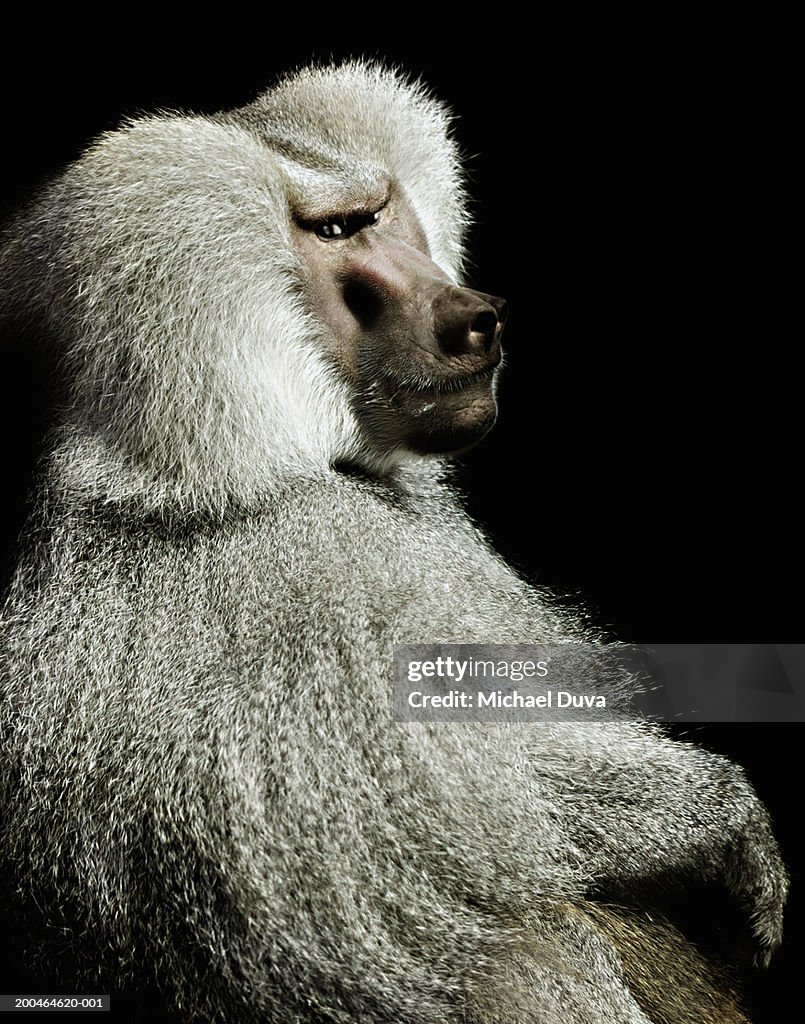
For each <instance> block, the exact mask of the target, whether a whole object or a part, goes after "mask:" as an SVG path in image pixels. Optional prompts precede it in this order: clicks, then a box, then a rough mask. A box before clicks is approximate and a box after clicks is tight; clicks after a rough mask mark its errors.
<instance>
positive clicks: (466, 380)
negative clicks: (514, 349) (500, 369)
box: [405, 365, 497, 395]
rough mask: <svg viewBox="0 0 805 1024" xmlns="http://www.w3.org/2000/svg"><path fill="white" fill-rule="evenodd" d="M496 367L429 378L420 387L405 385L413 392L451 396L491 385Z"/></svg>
mask: <svg viewBox="0 0 805 1024" xmlns="http://www.w3.org/2000/svg"><path fill="white" fill-rule="evenodd" d="M496 370H497V365H495V366H487V367H486V368H485V369H483V370H478V371H476V372H475V373H462V374H453V375H452V376H450V377H439V378H431V380H429V381H427V382H424V381H423V382H422V383H421V384H420V385H417V384H414V385H413V386H412V385H411V384H408V383H406V385H405V386H406V387H407V388H408V389H409V390H410V391H413V392H416V393H422V394H426V393H428V392H436V393H438V394H440V395H452V394H455V393H456V392H457V391H465V390H467V389H468V388H472V387H476V386H477V385H479V384H491V383H492V380H493V378H494V376H495V371H496Z"/></svg>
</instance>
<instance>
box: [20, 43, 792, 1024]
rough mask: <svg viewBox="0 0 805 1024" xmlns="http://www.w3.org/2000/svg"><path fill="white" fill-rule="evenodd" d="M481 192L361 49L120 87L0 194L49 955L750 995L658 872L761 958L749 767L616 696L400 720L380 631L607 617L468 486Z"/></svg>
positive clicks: (49, 963)
mask: <svg viewBox="0 0 805 1024" xmlns="http://www.w3.org/2000/svg"><path fill="white" fill-rule="evenodd" d="M466 223H467V217H466V213H465V195H464V190H463V179H462V171H461V167H460V163H459V158H458V154H457V151H456V146H455V144H454V142H453V141H452V137H451V134H450V124H449V117H448V114H447V112H446V110H445V109H444V108H443V107H442V106H441V105H440V103H439V102H438V101H436V100H435V99H433V98H432V97H430V96H429V94H428V93H427V92H426V91H425V90H424V88H423V87H421V86H420V85H418V84H413V83H411V82H409V81H408V80H407V79H406V78H405V77H404V76H402V75H401V74H399V73H397V72H394V71H391V70H388V69H386V68H384V67H383V66H380V65H376V64H371V63H366V62H350V63H346V64H343V65H338V66H328V67H312V68H307V69H305V70H302V71H300V72H298V73H296V74H294V75H291V76H289V77H288V78H286V79H285V80H283V81H281V82H280V83H279V84H278V85H276V86H275V87H274V88H272V89H270V90H269V91H267V92H265V93H264V94H263V95H261V96H260V97H259V98H257V99H256V100H255V101H254V102H252V103H250V104H248V105H247V106H244V107H242V108H240V109H237V110H233V111H227V112H224V113H221V114H218V115H215V116H194V115H188V114H181V115H180V114H176V115H174V114H164V113H163V114H159V115H155V116H148V117H142V118H140V119H137V120H134V121H131V122H130V123H127V124H126V125H125V126H123V127H122V128H120V129H119V130H117V131H114V132H111V133H109V134H107V135H105V136H103V137H102V138H100V139H99V140H98V141H96V142H95V143H94V144H93V145H92V146H91V147H90V148H89V149H88V150H87V152H86V153H85V154H84V155H83V156H82V157H81V158H80V159H79V160H77V161H76V162H75V163H74V164H73V165H72V166H70V167H69V168H67V169H66V170H65V171H64V172H62V173H61V174H60V175H59V176H57V177H56V178H55V179H54V180H52V181H51V182H50V183H49V184H47V185H46V186H45V187H43V189H42V190H41V191H40V192H39V194H38V195H37V196H35V197H34V198H33V199H32V200H31V201H30V202H29V203H28V204H27V206H26V207H25V208H24V209H23V210H21V211H20V212H19V213H18V214H16V215H15V216H14V217H13V218H12V220H11V221H10V223H9V224H8V226H7V227H6V229H5V234H4V236H3V241H2V249H0V269H1V270H2V273H0V291H1V292H2V318H3V320H2V329H3V334H4V337H5V338H6V339H9V340H8V341H7V345H11V346H13V345H15V344H16V345H25V346H29V349H28V350H27V351H30V352H31V353H33V354H34V355H35V357H36V360H37V361H38V363H39V364H40V365H41V367H42V371H43V374H44V376H45V378H46V380H47V382H48V427H47V432H46V435H45V440H44V442H43V446H42V455H41V460H40V462H39V466H38V469H37V473H36V480H35V483H34V485H33V505H32V511H31V514H30V518H29V520H28V523H27V526H26V528H25V530H24V533H23V536H22V538H21V540H20V543H19V553H18V559H17V564H16V568H15V571H14V574H13V578H12V580H11V582H10V585H9V587H8V594H7V597H6V600H5V605H4V612H3V642H2V686H3V698H2V736H3V751H2V776H1V777H2V792H1V793H0V799H1V800H2V816H1V817H0V829H2V854H1V855H0V856H2V862H1V863H0V868H1V869H2V877H3V879H4V885H5V895H4V900H5V902H6V904H7V908H8V911H9V914H10V915H11V920H12V922H13V929H14V935H15V943H14V945H15V953H16V954H17V956H18V960H19V964H18V967H17V969H18V970H19V976H20V978H21V979H22V981H24V982H25V985H26V988H28V990H30V988H31V987H32V986H34V985H35V983H36V979H37V978H43V977H44V978H48V979H51V980H52V979H56V981H57V983H58V985H59V986H60V990H61V991H65V992H75V991H79V990H91V991H111V992H112V993H113V996H114V995H115V994H119V993H124V994H128V995H130V996H131V997H132V1000H133V1003H132V1005H133V1006H134V1007H135V1009H136V1007H137V1005H138V1000H139V1006H140V1009H141V1012H142V1013H143V1014H146V1015H147V1014H150V1016H146V1017H145V1018H144V1019H156V1018H155V1016H154V1010H153V1007H154V1006H162V1007H164V1009H165V1011H166V1012H170V1013H171V1014H173V1018H174V1019H176V1020H181V1021H193V1022H205V1021H206V1022H213V1021H214V1022H238V1024H257V1022H260V1024H293V1022H300V1024H301V1022H306V1024H307V1022H309V1024H355V1022H365V1024H370V1022H371V1024H445V1022H451V1021H454V1022H456V1024H458V1022H470V1024H526V1022H539V1024H638V1022H640V1024H647V1022H653V1024H693V1022H695V1024H702V1022H705V1024H707V1022H710V1024H716V1022H719V1024H723V1022H725V1021H728V1022H738V1021H745V1020H747V1018H746V1016H745V1015H744V1013H743V1011H742V1010H741V1009H740V1007H739V996H738V995H737V994H736V990H735V987H734V984H733V979H732V974H731V969H730V963H729V962H728V961H729V960H730V956H729V955H727V956H726V960H725V959H724V958H723V957H721V956H719V955H718V954H717V953H716V952H715V951H714V950H713V948H712V946H711V944H710V943H709V942H708V939H707V936H706V935H705V936H704V937H702V935H704V932H706V927H705V928H703V929H702V930H701V933H702V934H701V935H700V934H699V932H698V931H697V927H696V924H697V922H695V921H694V922H693V924H691V921H690V920H683V919H682V918H683V917H684V915H680V914H677V913H675V912H674V911H675V908H678V906H679V904H680V903H681V901H682V900H683V899H684V894H685V893H690V892H698V891H699V890H700V888H702V887H704V888H707V889H708V891H710V890H712V891H716V892H719V893H720V892H722V891H723V893H724V894H725V896H724V898H725V903H726V902H727V900H729V901H731V905H734V907H735V913H736V920H737V919H738V917H740V920H741V921H744V920H745V921H746V936H747V937H748V939H749V941H750V945H751V946H752V947H753V950H754V956H755V958H756V959H757V960H759V961H765V960H766V959H767V958H768V956H769V955H770V954H771V952H772V951H773V950H774V948H775V947H776V946H777V944H778V943H779V941H780V938H781V918H782V906H783V903H784V899H785V894H786V888H787V882H786V876H785V872H784V869H783V867H782V864H781V861H780V857H779V854H778V852H777V847H776V844H775V841H774V839H773V836H772V832H771V828H770V823H769V820H768V815H767V813H766V812H765V810H764V808H763V807H762V805H761V804H760V802H759V801H758V799H757V797H756V796H755V794H754V792H753V790H752V788H751V787H750V785H749V784H748V782H747V781H746V780H745V778H744V777H743V774H742V772H741V770H740V769H739V768H738V767H736V766H735V765H733V764H731V763H730V762H729V761H727V760H725V759H723V758H721V757H719V756H717V755H715V754H712V753H709V752H707V751H705V750H704V749H700V748H698V747H696V746H694V745H692V744H686V743H681V742H676V741H674V740H672V739H671V738H669V737H668V736H666V735H665V734H664V733H663V732H662V731H661V730H660V729H659V728H658V727H654V726H649V725H647V724H645V723H641V722H638V721H632V720H629V719H623V720H621V721H619V722H618V723H617V724H616V723H606V724H594V723H593V724H581V723H579V724H567V723H544V724H539V725H525V724H522V725H515V724H510V725H506V726H505V727H504V726H499V727H498V726H495V727H482V726H475V725H472V724H468V723H458V724H442V723H440V724H437V725H428V724H421V723H417V724H410V723H409V724H406V723H400V722H396V721H394V720H392V717H391V712H390V696H389V691H390V664H391V652H392V648H393V645H394V644H396V643H401V642H409V643H417V642H425V641H427V642H438V643H451V642H475V643H481V642H483V643H542V644H544V643H548V642H552V643H569V642H574V641H579V642H587V643H594V644H601V643H604V642H605V641H606V640H607V638H606V637H605V636H604V635H603V634H602V633H600V632H599V631H597V630H595V628H594V627H592V626H591V625H590V624H589V622H588V621H587V620H586V619H585V618H584V617H583V616H581V615H578V614H575V613H573V612H572V611H570V610H568V609H567V608H565V607H564V606H562V605H560V604H559V603H557V602H556V601H554V600H552V599H551V597H550V595H548V594H546V593H544V592H542V591H540V590H537V589H535V588H534V587H532V586H531V585H529V584H528V583H526V582H525V581H523V580H522V579H521V578H520V577H519V576H518V575H517V574H516V573H515V572H514V571H513V570H512V569H511V568H510V567H509V566H507V565H506V564H505V563H504V562H503V560H502V559H501V558H500V557H498V556H497V555H496V554H495V552H494V551H493V550H492V549H491V548H490V546H489V545H488V543H487V542H486V540H485V539H484V537H483V536H482V535H481V534H480V532H479V531H478V530H477V529H476V527H475V526H474V525H473V523H472V522H471V521H470V520H469V518H468V517H467V516H466V514H465V513H464V512H463V510H462V506H461V503H460V501H459V499H458V498H457V496H456V494H455V493H454V490H453V488H452V486H451V483H450V479H449V456H450V455H451V454H452V453H455V452H458V451H460V450H462V449H465V448H467V447H468V446H470V445H472V444H473V443H475V442H476V441H478V440H479V439H480V438H481V437H482V436H483V435H484V433H485V432H486V431H487V430H489V429H490V427H491V426H492V424H493V422H494V419H495V413H496V387H497V377H498V373H499V366H500V360H501V340H500V336H501V332H502V330H503V324H504V320H505V315H506V310H505V303H504V302H503V300H501V299H499V298H496V297H493V296H490V295H486V294H484V293H481V292H477V291H474V290H472V289H470V288H467V287H465V286H464V285H463V284H462V283H461V282H462V280H463V279H462V256H463V250H462V240H463V235H464V231H465V228H466ZM724 912H725V914H727V917H726V918H725V920H729V921H732V918H730V917H729V915H730V913H731V912H732V911H731V910H729V909H727V908H726V907H725V911H724ZM694 916H695V915H694ZM698 923H699V924H702V922H698ZM703 924H704V925H707V924H708V922H703ZM739 934H742V933H741V932H740V928H738V926H737V925H736V935H739ZM726 938H727V940H728V941H727V943H726V945H729V944H730V941H731V939H732V935H727V936H726ZM21 983H22V982H21ZM148 1000H152V1002H150V1003H149V1002H148ZM113 1005H114V1003H113ZM144 1007H145V1008H144ZM149 1007H150V1008H149Z"/></svg>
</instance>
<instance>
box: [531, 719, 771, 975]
mask: <svg viewBox="0 0 805 1024" xmlns="http://www.w3.org/2000/svg"><path fill="white" fill-rule="evenodd" d="M581 729H584V730H585V733H584V735H583V736H582V735H581V733H580V730H581ZM562 758H565V760H564V762H563V763H562V762H561V761H560V760H559V759H562ZM546 761H548V762H554V761H556V762H557V766H556V771H555V773H554V772H551V771H550V770H549V771H548V775H549V776H550V777H551V778H552V785H554V786H555V787H556V790H557V801H558V804H559V806H560V807H562V808H563V809H564V811H565V813H566V816H567V822H568V829H569V831H570V833H571V835H572V837H573V840H574V842H575V843H576V845H577V846H578V847H579V848H580V850H581V851H582V853H583V855H584V857H585V860H586V863H587V864H588V865H589V868H590V873H591V876H592V884H593V889H594V891H596V892H599V893H603V894H607V895H614V896H617V895H618V894H619V893H626V892H631V893H634V892H636V891H641V890H642V891H645V890H646V889H648V888H650V887H651V886H652V885H654V886H656V885H657V884H658V883H659V884H661V885H662V887H663V888H665V889H668V890H671V891H673V890H674V889H678V888H680V887H682V886H684V885H685V884H686V883H689V882H690V881H691V880H695V881H697V882H705V883H710V882H717V883H721V884H722V885H723V886H724V887H725V888H726V889H727V891H728V892H729V893H731V894H732V896H734V897H735V898H736V899H737V901H738V903H739V906H740V908H741V909H742V910H743V912H744V913H745V914H746V915H747V917H748V919H749V922H750V925H751V928H752V932H753V935H754V938H755V940H756V942H757V947H758V949H757V954H756V956H757V959H758V961H760V962H766V961H767V960H768V958H769V956H770V955H771V953H772V952H773V950H774V949H775V948H776V947H777V945H778V944H779V942H780V939H781V936H782V915H783V905H784V903H785V897H786V893H787V888H788V880H787V875H786V871H785V868H784V866H783V863H782V859H781V857H780V853H779V849H778V847H777V843H776V841H775V839H774V836H773V834H772V829H771V823H770V820H769V815H768V813H767V811H766V810H765V808H764V807H763V805H762V804H761V803H760V801H759V799H758V797H757V795H756V793H755V791H754V789H753V788H752V786H751V784H750V783H749V782H748V781H747V779H746V777H745V775H744V773H743V771H742V769H741V768H740V767H738V766H737V765H734V764H732V763H731V762H729V761H728V760H726V759H725V758H723V757H721V756H719V755H716V754H713V753H711V752H709V751H707V750H704V749H702V748H699V747H694V746H692V745H689V744H686V743H681V742H677V741H675V740H671V739H670V738H668V737H667V736H665V735H663V734H662V733H661V732H660V731H659V730H655V729H652V728H648V727H643V726H640V725H631V726H629V725H616V724H610V725H595V726H579V725H574V726H562V727H560V728H559V729H557V735H556V738H555V740H553V745H552V750H551V751H550V752H549V753H547V752H544V751H543V752H541V753H540V771H541V772H545V771H546ZM568 763H575V764H576V766H577V767H576V770H575V771H574V772H570V773H569V772H568V771H567V764H568Z"/></svg>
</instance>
